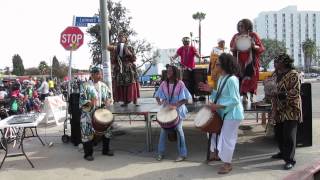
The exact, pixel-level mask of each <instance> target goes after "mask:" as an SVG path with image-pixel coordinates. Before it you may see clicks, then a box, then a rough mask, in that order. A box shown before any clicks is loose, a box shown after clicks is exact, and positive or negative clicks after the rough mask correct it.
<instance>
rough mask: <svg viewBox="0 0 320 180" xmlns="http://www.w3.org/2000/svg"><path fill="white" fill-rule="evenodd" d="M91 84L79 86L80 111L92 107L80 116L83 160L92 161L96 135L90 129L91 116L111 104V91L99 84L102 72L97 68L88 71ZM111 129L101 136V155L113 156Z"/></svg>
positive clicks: (104, 85)
mask: <svg viewBox="0 0 320 180" xmlns="http://www.w3.org/2000/svg"><path fill="white" fill-rule="evenodd" d="M90 73H91V79H92V83H84V84H82V85H81V86H80V109H82V107H84V106H89V107H93V108H92V110H91V111H89V112H86V111H82V114H81V121H80V126H81V134H82V144H83V149H84V159H86V160H88V161H93V160H94V158H93V144H94V143H93V141H94V137H96V136H97V135H96V134H95V132H94V129H93V127H92V114H93V112H94V110H95V109H98V108H106V107H108V106H110V104H111V103H112V99H111V90H110V89H109V87H108V86H107V85H106V84H105V83H103V82H101V79H102V75H101V74H102V72H101V69H100V68H99V67H92V68H91V69H90ZM110 139H111V127H109V128H108V129H107V130H106V131H105V132H104V134H103V135H102V154H103V155H107V156H113V155H114V154H113V151H112V150H110V147H109V146H110Z"/></svg>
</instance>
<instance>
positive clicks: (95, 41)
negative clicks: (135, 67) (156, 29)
mask: <svg viewBox="0 0 320 180" xmlns="http://www.w3.org/2000/svg"><path fill="white" fill-rule="evenodd" d="M107 8H108V13H109V19H108V22H109V23H110V25H111V28H110V31H109V40H110V44H116V43H117V37H118V35H119V33H120V32H124V33H125V34H126V35H127V36H128V44H129V46H131V47H133V49H134V51H135V52H134V53H135V54H136V56H137V58H138V59H140V60H141V61H142V65H143V64H145V63H147V62H150V61H152V60H153V53H150V52H151V51H152V49H153V48H152V45H151V44H150V43H149V42H147V41H146V40H144V39H143V40H139V39H136V38H135V39H136V40H132V39H133V37H135V36H136V35H137V33H136V32H135V31H134V30H133V29H132V27H131V20H132V17H131V16H129V10H128V9H127V8H126V7H124V6H123V5H122V4H121V2H113V1H112V0H108V1H107ZM87 32H88V33H89V34H90V36H91V37H92V40H91V41H90V42H89V46H90V51H91V54H92V59H93V64H102V61H101V60H102V58H101V32H100V24H97V25H95V26H92V27H90V28H89V29H88V30H87ZM139 67H141V66H139Z"/></svg>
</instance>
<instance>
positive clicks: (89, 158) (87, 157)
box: [84, 156, 94, 161]
mask: <svg viewBox="0 0 320 180" xmlns="http://www.w3.org/2000/svg"><path fill="white" fill-rule="evenodd" d="M84 159H85V160H87V161H93V160H94V158H93V156H86V157H84Z"/></svg>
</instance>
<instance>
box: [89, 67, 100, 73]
mask: <svg viewBox="0 0 320 180" xmlns="http://www.w3.org/2000/svg"><path fill="white" fill-rule="evenodd" d="M100 71H101V68H100V67H99V66H92V67H91V68H90V73H91V74H94V73H97V72H100Z"/></svg>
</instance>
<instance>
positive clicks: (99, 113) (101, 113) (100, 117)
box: [93, 109, 113, 124]
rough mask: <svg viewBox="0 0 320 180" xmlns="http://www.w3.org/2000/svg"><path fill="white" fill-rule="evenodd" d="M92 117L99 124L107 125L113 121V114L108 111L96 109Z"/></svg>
mask: <svg viewBox="0 0 320 180" xmlns="http://www.w3.org/2000/svg"><path fill="white" fill-rule="evenodd" d="M93 117H94V119H95V120H96V121H98V122H99V123H101V124H109V123H110V122H112V121H113V114H112V112H111V111H109V110H108V109H97V110H96V111H95V112H94V115H93Z"/></svg>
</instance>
